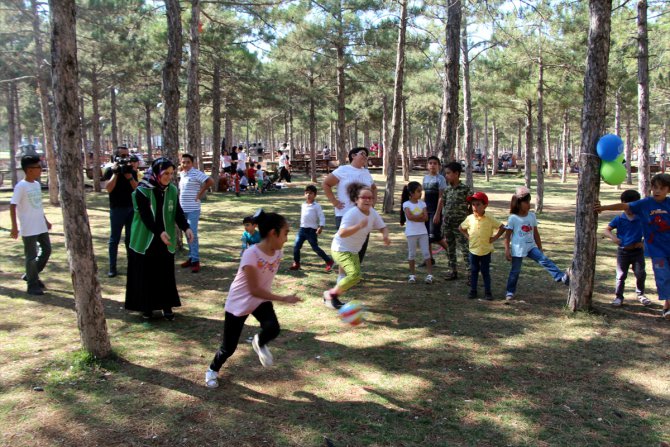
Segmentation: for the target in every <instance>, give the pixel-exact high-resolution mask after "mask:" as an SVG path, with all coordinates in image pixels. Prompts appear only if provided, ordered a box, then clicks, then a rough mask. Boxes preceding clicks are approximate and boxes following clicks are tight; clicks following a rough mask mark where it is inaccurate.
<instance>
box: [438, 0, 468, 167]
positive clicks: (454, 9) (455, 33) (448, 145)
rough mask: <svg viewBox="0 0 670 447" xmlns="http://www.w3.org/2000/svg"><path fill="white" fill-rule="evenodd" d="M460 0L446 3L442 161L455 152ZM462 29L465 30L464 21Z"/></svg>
mask: <svg viewBox="0 0 670 447" xmlns="http://www.w3.org/2000/svg"><path fill="white" fill-rule="evenodd" d="M461 16H462V13H461V0H448V1H447V28H446V35H447V36H446V38H447V47H446V49H445V54H444V94H443V97H442V110H443V113H442V122H441V132H440V133H441V135H442V141H441V142H440V153H441V157H442V160H444V161H445V162H450V161H453V160H454V157H455V151H456V129H457V128H458V91H459V84H458V76H459V71H460V67H459V57H458V56H459V54H458V52H459V49H460V33H461ZM463 22H464V23H463V28H467V23H465V19H464V20H463Z"/></svg>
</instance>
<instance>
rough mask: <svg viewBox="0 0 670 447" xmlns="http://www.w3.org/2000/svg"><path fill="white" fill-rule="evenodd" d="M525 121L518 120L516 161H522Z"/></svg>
mask: <svg viewBox="0 0 670 447" xmlns="http://www.w3.org/2000/svg"><path fill="white" fill-rule="evenodd" d="M523 127H524V126H523V119H521V118H519V119H518V120H517V139H516V159H517V160H521V130H522V129H523Z"/></svg>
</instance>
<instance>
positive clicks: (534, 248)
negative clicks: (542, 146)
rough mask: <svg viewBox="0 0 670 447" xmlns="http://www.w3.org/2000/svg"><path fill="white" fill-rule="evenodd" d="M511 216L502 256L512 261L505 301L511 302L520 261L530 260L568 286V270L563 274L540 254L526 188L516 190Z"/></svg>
mask: <svg viewBox="0 0 670 447" xmlns="http://www.w3.org/2000/svg"><path fill="white" fill-rule="evenodd" d="M509 212H510V216H509V219H508V220H507V227H506V231H505V257H506V258H507V260H508V261H511V262H512V268H511V269H510V272H509V277H508V278H507V292H506V293H505V299H506V300H511V299H513V298H514V294H515V293H516V284H517V282H518V281H519V274H520V273H521V263H522V262H523V258H526V257H528V258H530V259H532V260H533V261H535V262H537V263H538V264H540V265H541V266H542V267H544V268H545V270H547V271H548V272H549V274H550V275H551V276H552V278H554V281H556V282H562V283H563V284H565V285H568V284H569V283H570V275H569V273H568V271H565V272H563V271H562V270H561V269H559V268H558V267H556V264H554V263H553V261H552V260H551V259H549V258H547V256H546V255H545V254H544V253H543V252H542V239H540V232H539V231H538V229H537V218H536V217H535V213H533V212H530V190H529V189H528V188H526V187H525V186H520V187H518V188H517V189H516V193H515V194H514V195H513V196H512V200H511V202H510V207H509Z"/></svg>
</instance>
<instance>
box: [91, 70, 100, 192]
mask: <svg viewBox="0 0 670 447" xmlns="http://www.w3.org/2000/svg"><path fill="white" fill-rule="evenodd" d="M98 94H99V90H98V73H97V67H94V68H93V72H92V73H91V107H92V109H93V110H92V114H91V127H92V128H93V167H92V169H93V190H94V191H95V192H101V191H102V189H101V188H100V165H101V163H100V108H99V107H98Z"/></svg>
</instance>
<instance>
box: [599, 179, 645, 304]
mask: <svg viewBox="0 0 670 447" xmlns="http://www.w3.org/2000/svg"><path fill="white" fill-rule="evenodd" d="M640 198H641V197H640V193H639V192H637V191H635V190H633V189H628V190H626V191H624V192H623V193H621V203H632V202H637V201H638V200H640ZM615 229H616V234H614V233H612V230H615ZM604 234H605V236H607V237H608V238H610V239H611V240H612V242H614V243H615V244H616V245H617V246H618V247H619V248H618V249H617V255H616V287H615V290H614V301H612V306H614V307H619V306H621V305H622V304H623V291H624V287H625V285H626V278H627V277H628V270H629V269H630V267H631V266H632V267H633V273H634V274H635V281H636V282H635V292H637V299H638V300H639V301H640V303H642V304H643V305H644V306H649V305H650V304H651V301H649V298H647V297H646V296H644V281H645V279H646V278H647V272H646V271H645V266H644V244H643V243H642V221H641V220H640V218H639V217H637V216H636V215H635V214H633V212H632V211H631V210H630V209H628V210H626V211H625V212H623V213H622V214H620V215H619V216H616V217H615V218H614V219H612V221H611V222H610V223H609V225H607V228H606V229H605V231H604Z"/></svg>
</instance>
